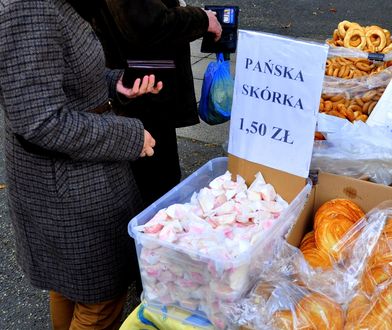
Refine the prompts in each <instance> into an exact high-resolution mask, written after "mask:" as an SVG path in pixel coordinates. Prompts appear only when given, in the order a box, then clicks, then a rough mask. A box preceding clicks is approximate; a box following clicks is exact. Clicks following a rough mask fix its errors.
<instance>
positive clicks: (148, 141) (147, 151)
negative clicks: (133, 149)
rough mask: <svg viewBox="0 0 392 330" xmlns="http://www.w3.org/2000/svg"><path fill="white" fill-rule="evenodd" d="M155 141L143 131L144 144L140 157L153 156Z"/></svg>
mask: <svg viewBox="0 0 392 330" xmlns="http://www.w3.org/2000/svg"><path fill="white" fill-rule="evenodd" d="M154 147H155V140H154V138H153V137H152V136H151V134H150V133H149V132H148V131H146V130H144V144H143V149H142V152H141V153H140V157H145V156H152V155H153V154H154V149H153V148H154Z"/></svg>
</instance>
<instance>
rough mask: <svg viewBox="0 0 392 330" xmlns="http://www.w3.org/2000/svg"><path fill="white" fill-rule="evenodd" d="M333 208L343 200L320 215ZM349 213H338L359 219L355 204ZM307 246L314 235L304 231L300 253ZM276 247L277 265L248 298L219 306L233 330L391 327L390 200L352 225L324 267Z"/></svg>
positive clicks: (267, 269)
mask: <svg viewBox="0 0 392 330" xmlns="http://www.w3.org/2000/svg"><path fill="white" fill-rule="evenodd" d="M336 203H338V204H339V205H340V206H339V207H338V208H337V210H338V211H339V209H340V207H341V205H342V204H344V203H346V201H344V200H332V201H331V203H328V202H327V203H326V205H325V206H324V207H323V206H322V207H321V208H320V212H321V213H324V212H325V209H326V208H327V207H329V206H330V205H328V204H332V205H334V204H336ZM349 210H350V211H349V213H347V210H345V211H344V212H343V213H344V214H346V217H347V218H350V219H356V218H358V215H360V214H361V210H360V209H357V208H356V207H355V205H350V206H349ZM316 214H317V213H316ZM340 215H341V217H342V213H340ZM324 216H326V214H325V213H324ZM319 220H320V219H319ZM321 221H324V220H321ZM312 245H315V242H314V232H309V233H308V234H306V235H305V236H304V238H303V240H302V243H301V248H305V249H309V248H311V246H312ZM275 248H276V250H275V251H274V254H275V257H276V262H274V263H271V264H269V265H266V267H265V269H263V271H262V272H261V277H260V281H259V283H258V284H257V285H256V286H255V287H254V288H253V289H252V291H251V293H250V294H249V295H248V296H247V297H246V298H244V299H242V300H241V301H239V302H237V303H236V304H226V305H225V306H224V307H225V308H224V313H225V315H226V317H227V318H228V319H229V320H230V323H231V324H232V325H233V329H237V328H240V329H273V330H274V329H294V330H299V329H325V330H327V329H345V330H349V329H353V330H354V329H362V330H363V329H370V330H376V329H391V328H392V318H391V315H392V313H391V312H392V270H391V264H392V201H387V202H384V203H382V204H380V205H378V206H377V207H376V208H374V209H373V210H371V211H370V212H368V213H367V214H366V216H365V217H363V218H360V219H359V220H356V221H355V222H354V224H353V225H352V226H351V227H350V228H349V229H348V230H347V231H346V233H345V234H344V235H343V237H341V239H340V240H339V241H338V242H337V244H335V246H333V250H334V251H335V253H336V254H337V255H338V256H339V258H338V259H335V258H333V257H331V258H330V265H329V266H327V267H325V266H324V264H323V262H320V267H315V266H311V265H310V263H309V260H307V259H305V258H304V256H303V254H302V252H301V251H300V250H299V249H298V248H295V247H293V246H291V245H289V244H288V243H287V242H285V241H283V240H282V241H281V245H280V246H278V245H277V246H275ZM272 278H273V279H274V281H272V282H271V279H272Z"/></svg>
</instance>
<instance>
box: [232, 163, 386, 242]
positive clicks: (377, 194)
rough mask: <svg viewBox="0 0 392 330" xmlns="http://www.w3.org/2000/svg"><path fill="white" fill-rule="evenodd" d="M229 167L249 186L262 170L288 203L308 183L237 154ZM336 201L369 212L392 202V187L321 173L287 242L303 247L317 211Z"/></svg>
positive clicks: (267, 179)
mask: <svg viewBox="0 0 392 330" xmlns="http://www.w3.org/2000/svg"><path fill="white" fill-rule="evenodd" d="M228 168H229V170H230V171H231V173H233V174H240V175H241V176H242V177H243V178H244V179H245V180H246V182H247V183H249V182H251V181H252V180H253V178H254V175H255V173H257V172H258V171H260V172H261V173H263V176H264V177H265V179H266V181H267V182H270V183H271V184H272V185H273V186H274V187H275V189H276V190H277V191H278V192H279V194H280V195H281V196H282V197H283V198H285V199H286V200H287V201H288V202H291V201H292V200H293V198H294V197H295V196H296V195H297V194H298V193H299V192H300V191H301V189H302V188H303V187H304V185H305V183H306V180H305V179H304V178H301V177H298V176H295V175H292V174H288V173H284V172H282V171H279V170H275V169H272V168H268V167H266V166H263V165H260V164H256V163H252V162H249V161H247V160H244V159H241V158H238V157H235V156H233V155H229V163H228ZM334 198H346V199H349V200H351V201H353V202H355V203H356V204H358V205H359V206H360V207H361V208H362V209H363V210H364V211H365V212H368V211H370V210H371V209H372V208H374V207H376V206H377V205H378V204H380V203H381V202H383V201H386V200H392V187H390V186H385V185H381V184H376V183H372V182H369V181H363V180H358V179H355V178H351V177H346V176H341V175H335V174H330V173H319V174H318V179H317V183H316V184H315V185H314V186H313V188H312V192H311V194H310V196H309V199H308V202H307V203H306V205H305V208H304V210H303V211H302V213H301V215H300V217H299V218H298V220H297V222H296V224H295V225H294V226H293V228H292V230H291V231H290V233H289V235H288V237H287V241H288V242H289V243H290V244H292V245H294V246H299V244H300V242H301V240H302V238H303V236H304V235H305V234H306V233H307V232H308V231H309V230H311V228H312V226H313V216H314V214H315V212H316V211H317V209H318V208H319V207H320V206H321V205H322V204H323V203H325V202H327V201H329V200H331V199H334Z"/></svg>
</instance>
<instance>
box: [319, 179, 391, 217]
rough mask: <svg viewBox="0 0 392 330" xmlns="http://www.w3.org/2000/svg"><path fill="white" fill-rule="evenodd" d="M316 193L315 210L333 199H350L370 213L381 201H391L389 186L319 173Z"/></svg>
mask: <svg viewBox="0 0 392 330" xmlns="http://www.w3.org/2000/svg"><path fill="white" fill-rule="evenodd" d="M316 192H317V193H316V198H315V209H316V210H317V209H318V208H319V207H320V206H321V204H323V203H324V202H326V201H328V200H331V199H333V198H347V199H350V200H352V201H353V202H355V203H356V204H358V205H359V206H360V207H361V208H362V209H363V210H365V211H370V210H371V209H372V208H374V207H376V206H377V205H378V204H380V203H381V202H383V201H386V200H389V199H390V200H392V189H391V187H389V186H384V185H381V184H377V183H372V182H369V181H363V180H358V179H355V178H350V177H347V176H341V175H335V174H330V173H319V175H318V182H317V185H316Z"/></svg>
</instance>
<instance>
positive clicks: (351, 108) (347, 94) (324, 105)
mask: <svg viewBox="0 0 392 330" xmlns="http://www.w3.org/2000/svg"><path fill="white" fill-rule="evenodd" d="M336 70H337V69H336ZM391 79H392V67H388V68H386V69H385V70H383V71H381V72H379V73H376V74H373V75H370V76H363V77H358V78H352V79H345V78H338V77H330V76H325V77H324V82H323V89H322V94H321V99H320V107H319V112H320V113H325V114H327V115H332V116H336V117H339V118H342V119H347V120H348V121H350V122H354V121H358V120H361V121H363V122H366V120H367V119H368V117H369V115H370V114H371V113H372V111H373V109H374V108H375V106H376V105H377V102H378V100H379V99H380V98H381V96H382V95H383V93H384V91H385V88H386V86H387V85H388V84H389V82H390V81H391ZM321 131H322V129H321Z"/></svg>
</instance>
